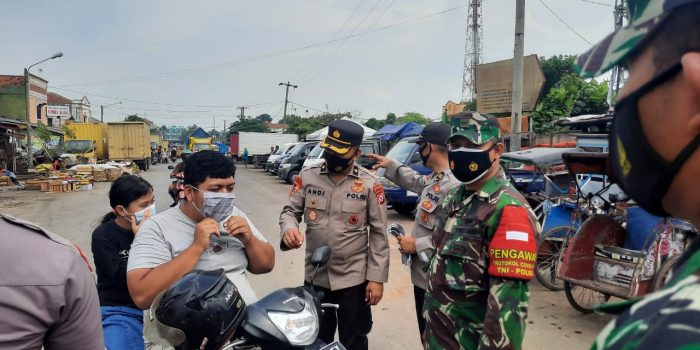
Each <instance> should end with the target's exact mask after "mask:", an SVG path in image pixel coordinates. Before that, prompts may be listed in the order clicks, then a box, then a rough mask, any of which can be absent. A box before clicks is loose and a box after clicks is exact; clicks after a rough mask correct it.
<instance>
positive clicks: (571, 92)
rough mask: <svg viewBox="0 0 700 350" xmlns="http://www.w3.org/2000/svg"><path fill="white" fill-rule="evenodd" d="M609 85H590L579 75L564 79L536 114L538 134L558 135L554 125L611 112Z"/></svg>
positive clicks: (534, 114)
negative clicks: (609, 110)
mask: <svg viewBox="0 0 700 350" xmlns="http://www.w3.org/2000/svg"><path fill="white" fill-rule="evenodd" d="M606 97H607V82H600V83H598V82H596V81H595V80H592V81H590V82H587V81H585V80H583V79H581V78H579V77H578V76H577V75H575V74H567V75H564V76H562V77H561V79H560V80H559V82H558V83H557V85H556V86H555V87H553V88H552V89H550V90H549V93H548V94H547V96H545V97H544V99H542V101H541V102H540V103H539V104H538V105H537V106H536V107H535V111H534V112H533V113H532V122H533V124H534V125H533V130H534V131H535V132H536V133H549V132H554V131H558V128H557V127H556V126H555V125H554V122H555V121H556V120H557V119H559V118H562V117H568V116H577V115H583V114H599V113H605V112H607V110H608V104H607V102H606Z"/></svg>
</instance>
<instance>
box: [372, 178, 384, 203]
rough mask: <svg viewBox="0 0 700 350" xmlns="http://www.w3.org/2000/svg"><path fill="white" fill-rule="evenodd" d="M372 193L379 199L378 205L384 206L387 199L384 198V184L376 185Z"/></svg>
mask: <svg viewBox="0 0 700 350" xmlns="http://www.w3.org/2000/svg"><path fill="white" fill-rule="evenodd" d="M372 191H373V192H374V195H375V196H376V197H377V204H379V205H382V204H384V203H385V202H386V198H385V197H384V186H382V184H380V183H378V182H377V183H375V184H374V187H373V188H372Z"/></svg>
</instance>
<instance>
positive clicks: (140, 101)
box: [51, 86, 235, 108]
mask: <svg viewBox="0 0 700 350" xmlns="http://www.w3.org/2000/svg"><path fill="white" fill-rule="evenodd" d="M51 88H52V89H58V90H62V91H68V92H72V93H76V94H82V95H87V96H95V97H102V98H106V99H110V100H121V101H128V102H135V103H144V104H151V105H160V106H173V107H192V108H233V107H235V106H234V105H218V106H216V105H214V106H198V105H182V104H175V103H161V102H151V101H143V100H134V99H128V98H123V97H113V96H105V95H100V94H96V93H92V92H85V91H76V90H70V89H66V88H62V87H58V86H51Z"/></svg>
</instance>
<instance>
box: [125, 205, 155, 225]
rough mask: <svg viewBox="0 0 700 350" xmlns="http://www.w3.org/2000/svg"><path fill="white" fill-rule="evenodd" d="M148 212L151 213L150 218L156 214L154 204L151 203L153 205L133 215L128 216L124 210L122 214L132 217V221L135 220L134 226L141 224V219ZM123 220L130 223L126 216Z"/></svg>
mask: <svg viewBox="0 0 700 350" xmlns="http://www.w3.org/2000/svg"><path fill="white" fill-rule="evenodd" d="M149 210H150V211H151V216H153V215H156V214H157V213H156V204H155V203H153V204H151V205H149V206H148V207H146V208H143V209H141V210H139V211H137V212H135V213H133V214H130V213H129V212H128V211H126V209H124V212H125V213H126V214H128V215H129V216H132V217H133V218H134V220H136V224H137V225H138V224H140V223H141V221H143V218H144V217H145V216H146V212H147V211H149ZM125 218H126V219H127V220H129V221H131V219H130V218H129V217H128V216H127V217H125Z"/></svg>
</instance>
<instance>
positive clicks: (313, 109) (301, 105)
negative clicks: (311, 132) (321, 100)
mask: <svg viewBox="0 0 700 350" xmlns="http://www.w3.org/2000/svg"><path fill="white" fill-rule="evenodd" d="M289 103H291V104H294V105H297V106H299V107H304V108H306V109H309V110H312V111H314V112H319V113H323V114H326V113H328V112H326V111H322V110H319V109H316V108H312V107H309V106H304V105H303V104H301V103H296V102H294V101H289Z"/></svg>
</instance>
